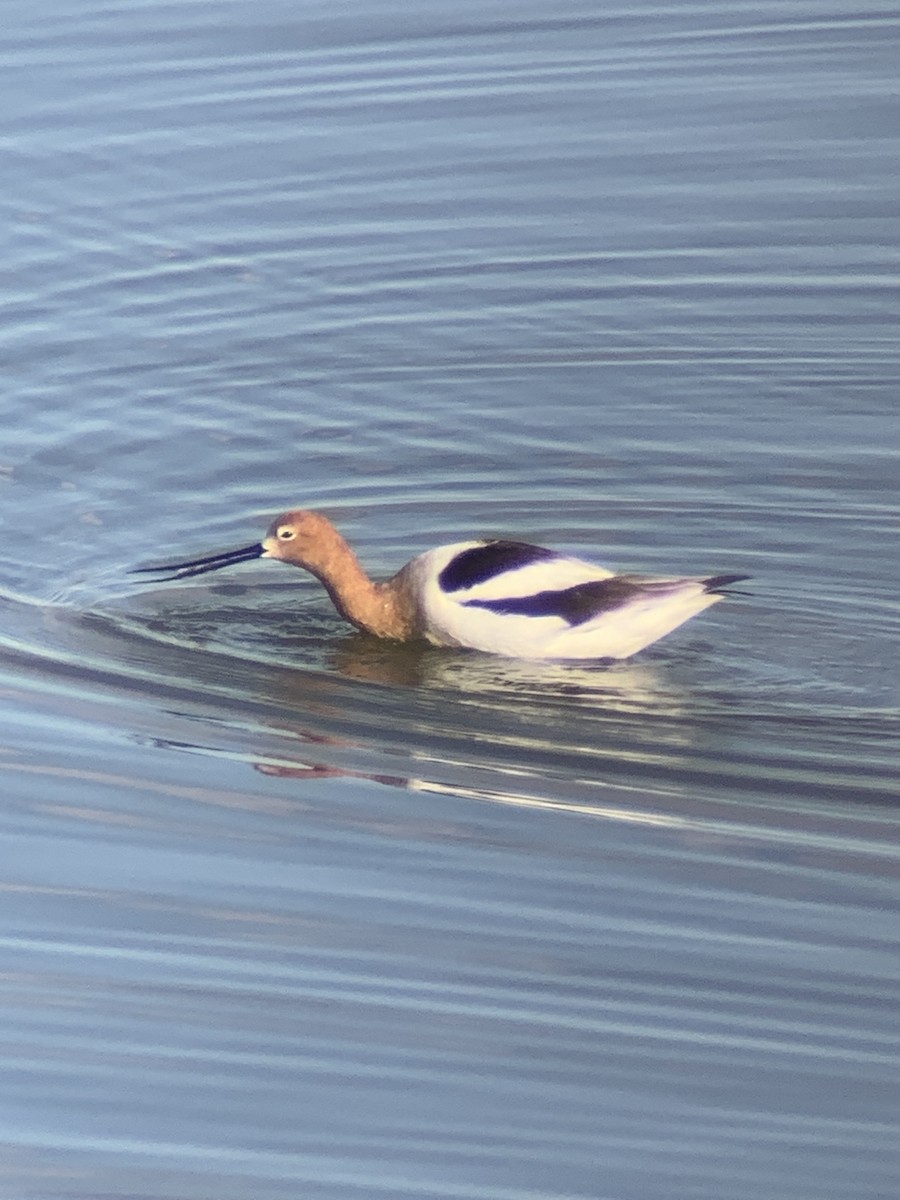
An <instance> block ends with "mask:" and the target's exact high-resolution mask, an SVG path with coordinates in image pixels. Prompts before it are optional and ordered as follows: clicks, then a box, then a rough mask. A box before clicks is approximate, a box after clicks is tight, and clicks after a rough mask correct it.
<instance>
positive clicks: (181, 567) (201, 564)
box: [129, 542, 265, 583]
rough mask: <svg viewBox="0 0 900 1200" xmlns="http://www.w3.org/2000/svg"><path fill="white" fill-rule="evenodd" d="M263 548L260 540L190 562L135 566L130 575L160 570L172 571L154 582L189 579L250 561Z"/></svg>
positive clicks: (263, 549)
mask: <svg viewBox="0 0 900 1200" xmlns="http://www.w3.org/2000/svg"><path fill="white" fill-rule="evenodd" d="M264 553H265V548H264V547H263V544H262V542H256V543H255V545H253V546H243V547H242V548H241V549H240V550H223V552H222V553H221V554H210V555H208V556H207V557H206V558H194V559H191V561H190V562H177V563H161V564H160V565H159V566H158V567H135V568H134V570H132V571H130V572H129V574H130V575H145V574H157V573H158V572H160V571H172V572H173V574H171V575H163V576H162V578H160V579H155V580H153V582H154V583H167V582H168V581H169V580H171V579H189V578H190V576H191V575H205V574H206V573H207V571H218V570H221V568H222V567H232V566H234V564H235V563H242V562H250V561H251V559H254V558H262V556H263V554H264Z"/></svg>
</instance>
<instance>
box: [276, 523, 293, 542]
mask: <svg viewBox="0 0 900 1200" xmlns="http://www.w3.org/2000/svg"><path fill="white" fill-rule="evenodd" d="M293 536H294V531H293V529H291V527H290V525H282V527H281V528H280V529H279V530H278V540H279V541H281V542H289V541H290V540H291V538H292V537H293Z"/></svg>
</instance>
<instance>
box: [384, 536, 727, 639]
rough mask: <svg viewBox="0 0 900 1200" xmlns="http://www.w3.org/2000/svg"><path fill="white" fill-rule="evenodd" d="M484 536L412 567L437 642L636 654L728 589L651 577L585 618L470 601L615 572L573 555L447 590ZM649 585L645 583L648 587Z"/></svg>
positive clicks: (411, 579) (525, 593)
mask: <svg viewBox="0 0 900 1200" xmlns="http://www.w3.org/2000/svg"><path fill="white" fill-rule="evenodd" d="M481 545H483V543H481V542H475V541H472V542H457V543H455V544H453V545H449V546H438V547H437V548H436V549H434V550H429V551H427V552H426V553H425V554H420V555H419V556H418V557H417V558H414V559H413V560H412V561H411V562H410V563H409V565H408V566H407V567H406V568H405V571H404V574H406V575H407V580H408V586H409V587H411V588H412V590H413V592H414V594H415V596H416V599H417V602H418V605H419V609H420V611H421V613H422V615H423V617H424V621H425V636H426V638H427V639H428V641H430V642H431V643H433V644H434V645H437V646H468V647H470V648H471V649H474V650H485V651H488V652H490V653H493V654H507V655H513V656H516V657H519V658H553V659H566V658H572V659H590V658H594V659H597V658H629V657H630V656H631V655H632V654H636V653H637V652H638V651H639V650H642V649H643V648H644V647H645V646H649V645H650V644H651V643H652V642H655V641H657V640H658V639H659V638H661V637H663V636H664V635H665V634H667V633H670V632H671V631H672V630H673V629H676V628H677V627H678V626H679V625H681V624H683V623H684V622H685V621H687V620H689V619H690V618H691V617H693V616H695V615H696V614H697V613H699V612H702V611H703V609H705V608H709V606H710V605H711V604H715V603H716V601H717V600H721V599H722V597H721V596H720V595H718V594H716V593H714V592H710V591H708V590H707V589H706V586H705V585H706V581H705V580H703V579H672V578H665V579H661V578H653V579H651V578H646V579H643V580H640V581H638V580H637V579H636V578H635V577H634V576H629V577H628V579H629V580H630V581H631V582H633V583H637V584H638V587H637V589H636V592H635V594H634V596H633V597H630V598H628V599H627V600H626V601H625V602H623V603H622V604H621V605H619V606H617V607H615V608H611V609H610V610H608V611H605V612H601V613H599V614H598V615H596V616H593V617H590V618H589V619H587V620H584V621H582V622H580V623H578V624H572V623H570V622H569V621H567V620H565V619H564V618H563V617H560V616H555V615H552V616H544V615H541V616H531V615H523V614H520V613H501V612H492V611H490V610H489V609H486V608H480V607H467V606H466V604H467V602H468V601H473V600H475V601H485V600H487V601H491V600H505V599H508V598H510V597H529V596H534V595H535V594H538V593H542V592H547V591H551V592H552V591H560V590H563V589H565V588H569V587H574V586H575V585H577V584H582V583H588V582H590V581H595V580H602V579H612V578H613V577H614V576H615V572H614V571H610V570H608V569H607V568H606V567H601V566H598V565H596V564H595V563H589V562H584V561H582V560H581V559H577V558H570V557H568V556H566V555H552V556H551V557H548V558H546V559H543V560H541V561H539V562H533V563H529V564H527V565H526V566H521V567H515V568H513V569H511V570H504V571H500V572H498V573H497V574H494V575H492V576H490V578H487V579H484V580H483V581H481V582H478V583H476V584H474V585H473V586H471V587H467V588H465V589H462V590H458V591H453V592H451V593H448V592H447V591H445V590H444V589H442V587H441V585H440V583H439V577H440V574H441V571H442V570H443V569H444V568H445V567H446V566H447V564H448V563H450V562H451V561H452V560H453V559H454V558H456V556H457V555H459V554H460V553H462V552H463V551H466V550H469V549H473V548H475V547H478V546H481ZM644 587H645V589H646V590H643V589H644Z"/></svg>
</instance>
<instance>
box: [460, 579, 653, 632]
mask: <svg viewBox="0 0 900 1200" xmlns="http://www.w3.org/2000/svg"><path fill="white" fill-rule="evenodd" d="M643 590H644V588H643V587H642V586H641V585H640V584H636V583H631V582H630V581H629V580H627V579H616V578H613V579H592V580H590V581H589V582H588V583H577V584H575V586H574V587H570V588H563V589H562V590H560V591H556V592H552V591H547V592H535V593H534V595H532V596H505V597H503V598H502V599H498V600H465V601H463V603H464V604H465V606H466V607H467V608H485V609H487V610H488V611H489V612H494V613H500V614H503V615H509V616H520V617H560V618H562V620H563V621H566V622H567V623H568V624H569V625H583V624H584V623H585V621H590V620H591V619H592V618H593V617H597V616H599V615H600V613H603V612H612V611H613V609H616V608H622V607H623V605H625V604H627V603H628V601H629V600H631V599H633V598H634V597H635V596H636V595H637V594H638V593H639V592H641V591H643Z"/></svg>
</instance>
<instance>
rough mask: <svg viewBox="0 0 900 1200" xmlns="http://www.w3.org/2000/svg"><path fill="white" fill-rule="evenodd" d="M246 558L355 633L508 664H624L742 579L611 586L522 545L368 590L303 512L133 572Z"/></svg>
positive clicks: (606, 578) (347, 552)
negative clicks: (314, 586) (326, 607)
mask: <svg viewBox="0 0 900 1200" xmlns="http://www.w3.org/2000/svg"><path fill="white" fill-rule="evenodd" d="M255 558H277V559H280V560H281V561H282V562H286V563H292V564H293V565H294V566H296V567H303V568H304V569H305V570H307V571H309V572H310V573H311V574H313V575H315V577H316V578H317V579H319V580H320V581H321V582H322V583H323V584H324V586H325V588H326V590H327V592H328V594H329V596H330V597H331V599H332V601H333V602H334V606H335V608H336V609H337V610H338V612H339V613H340V614H341V616H342V617H344V618H345V620H347V621H349V622H350V623H351V624H352V625H355V626H356V627H357V628H358V629H361V630H363V631H365V632H366V633H372V634H375V635H376V636H377V637H382V638H394V639H396V640H397V641H403V642H407V641H415V640H423V639H424V640H425V641H428V642H431V643H432V644H433V645H437V646H466V647H469V648H471V649H473V650H485V651H488V652H489V653H493V654H506V655H511V656H513V657H516V658H561V659H564V658H570V659H588V658H629V657H630V656H631V655H632V654H636V653H637V651H638V650H643V649H644V647H645V646H649V645H650V644H651V642H655V641H657V640H658V639H659V638H661V637H663V636H664V635H665V634H667V633H670V632H671V631H672V630H673V629H676V628H677V627H678V626H679V625H682V624H683V623H684V622H685V621H687V620H688V619H689V618H690V617H693V616H695V615H696V614H697V613H698V612H701V611H702V610H703V609H704V608H708V607H709V606H710V605H711V604H715V603H716V601H717V600H721V599H722V594H723V589H724V588H726V587H727V586H728V585H729V584H732V583H737V582H739V581H740V580H742V579H747V578H748V576H746V575H711V576H709V577H707V578H680V579H679V578H655V577H654V578H649V577H645V576H640V575H616V574H615V573H614V572H612V571H609V570H607V568H606V567H600V566H597V565H596V564H594V563H589V562H583V561H582V560H581V559H578V558H572V557H570V556H569V555H565V554H557V553H555V552H554V551H553V550H545V549H544V548H543V547H542V546H533V545H531V544H529V543H528V542H513V541H471V542H454V543H453V544H452V545H449V546H438V547H437V548H436V549H434V550H428V551H426V553H424V554H420V555H418V556H417V557H416V558H414V559H412V561H411V562H408V563H407V564H406V566H405V567H403V568H402V569H401V570H400V571H398V572H397V574H396V575H394V576H393V577H392V578H390V579H387V580H385V581H384V582H382V583H375V582H374V581H373V580H371V579H370V578H369V576H368V575H367V574H366V572H365V571H364V570H363V568H362V566H361V565H360V563H359V560H358V558H357V557H356V555H355V554H354V553H353V551H352V550H351V549H350V546H349V545H348V544H347V542H346V541H345V540H344V538H343V537H342V536H341V535H340V533H338V531H337V530H336V529H335V527H334V526H333V525H332V523H331V522H330V521H329V520H328V518H327V517H324V516H323V515H322V514H321V513H317V512H310V511H309V510H307V509H295V510H294V511H293V512H287V513H284V514H283V515H282V516H280V517H277V518H276V520H274V521H273V522H272V524H271V525H270V526H269V529H268V532H267V534H266V536H265V538H264V539H263V540H262V541H261V542H256V543H255V544H254V545H252V546H244V547H243V548H242V549H240V550H226V551H225V552H224V553H222V554H210V555H208V556H207V557H206V558H195V559H192V560H190V561H189V562H178V563H167V564H165V565H163V566H158V567H139V568H138V571H141V572H158V571H171V572H174V574H171V575H166V576H164V578H163V579H162V580H157V582H164V581H166V580H170V579H187V578H188V577H189V576H191V575H204V574H206V572H207V571H218V570H220V569H221V568H222V567H230V566H233V565H234V564H235V563H240V562H247V561H249V560H250V559H255Z"/></svg>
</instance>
